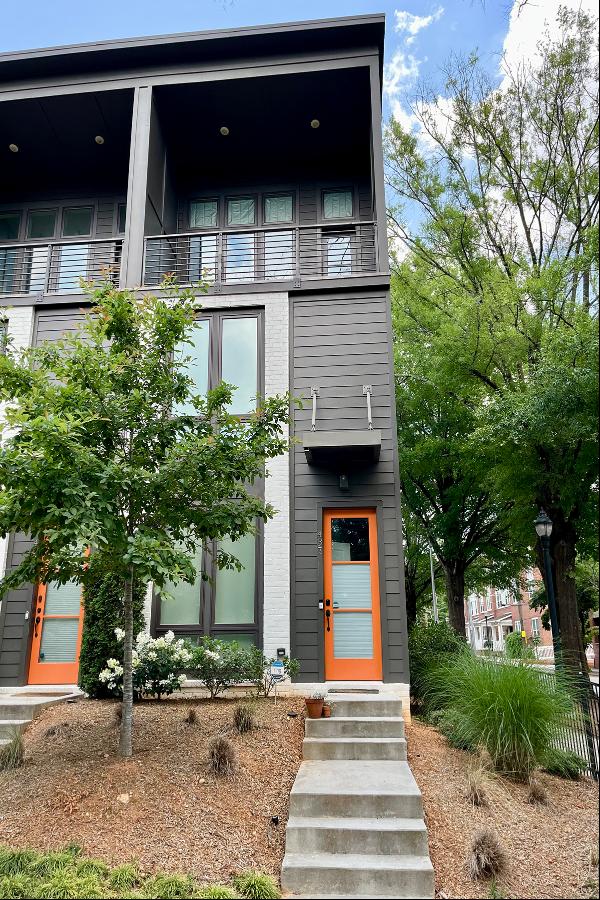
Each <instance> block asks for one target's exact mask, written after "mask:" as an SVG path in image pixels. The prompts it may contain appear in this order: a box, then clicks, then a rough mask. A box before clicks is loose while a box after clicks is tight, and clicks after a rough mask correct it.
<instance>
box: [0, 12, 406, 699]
mask: <svg viewBox="0 0 600 900" xmlns="http://www.w3.org/2000/svg"><path fill="white" fill-rule="evenodd" d="M383 40H384V18H383V16H380V15H367V16H359V17H355V18H342V19H330V20H329V19H328V20H323V21H315V22H300V23H292V24H286V25H275V26H267V27H251V28H242V29H239V30H231V31H213V32H198V33H190V34H176V35H170V36H168V37H158V38H157V37H150V38H140V39H131V40H130V39H127V40H118V41H112V42H99V43H93V44H84V45H76V46H68V47H54V48H51V49H46V50H34V51H31V52H15V53H6V54H3V55H1V56H0V303H1V304H2V315H1V318H2V322H3V329H4V331H5V333H7V334H8V336H9V338H10V339H12V342H13V345H14V346H16V347H19V346H27V345H37V344H39V343H40V342H41V341H52V340H55V339H57V338H59V337H60V336H61V335H63V334H64V333H65V332H68V331H70V330H72V329H75V328H76V327H77V324H78V323H79V322H80V321H81V319H82V316H83V314H84V311H85V308H86V307H85V304H86V297H85V295H84V294H83V293H82V291H81V288H80V277H81V276H84V277H85V278H88V279H90V278H91V279H93V278H100V277H110V278H111V279H113V281H114V283H115V284H118V285H121V286H124V287H127V288H132V289H136V290H140V291H145V290H156V289H157V286H158V285H160V283H161V281H162V279H163V277H164V276H165V274H166V273H174V274H175V276H176V277H177V280H178V282H179V283H180V284H186V283H187V284H189V283H196V282H198V280H199V279H200V278H203V279H204V280H205V281H207V282H208V291H207V293H206V294H204V295H203V296H202V298H201V302H202V309H201V311H200V312H199V315H198V321H197V326H196V331H195V343H194V347H193V355H194V364H193V370H192V371H193V374H194V377H195V378H196V379H197V384H198V387H199V388H200V389H207V388H210V387H211V386H214V385H216V384H217V383H218V382H219V381H220V380H221V379H225V380H226V381H228V382H231V383H233V384H234V385H236V386H237V390H236V392H235V395H234V400H233V404H232V412H234V413H236V414H239V415H240V416H244V415H247V414H249V413H251V412H252V410H253V408H254V406H255V403H256V400H255V398H256V397H257V395H260V394H262V393H265V394H267V395H269V394H273V393H282V392H285V391H288V390H289V391H290V393H291V395H292V396H293V397H295V398H300V399H301V400H302V401H303V403H302V408H301V409H296V407H295V406H294V408H293V419H292V429H291V430H292V438H293V443H292V448H293V449H292V451H291V452H290V454H289V456H286V457H282V458H279V459H277V460H275V461H274V462H272V463H271V464H270V465H269V467H268V473H266V477H265V479H264V483H263V484H262V485H261V486H260V489H261V490H264V493H265V496H266V498H267V499H268V500H269V501H270V502H271V503H272V504H273V505H274V506H275V507H276V509H277V510H278V514H277V515H276V516H275V518H274V519H273V520H272V521H271V522H269V524H268V525H267V526H266V527H264V528H259V529H257V534H256V537H255V536H254V535H253V536H251V537H248V538H246V539H244V540H242V541H239V542H238V543H237V545H236V546H235V548H234V551H235V552H236V553H237V555H238V557H239V558H240V559H241V561H242V562H243V564H244V568H243V571H242V572H240V573H235V572H229V571H227V572H220V573H216V574H215V578H214V580H213V581H212V582H210V583H209V582H203V581H202V580H201V579H200V578H199V579H198V581H197V583H196V584H195V585H193V586H190V585H178V586H176V587H175V588H174V594H175V597H174V599H170V600H169V601H168V602H167V601H166V600H164V601H161V598H160V597H159V596H156V595H153V592H152V590H151V586H150V588H149V591H148V600H147V609H146V616H147V624H148V628H149V629H150V630H151V632H152V633H153V634H155V635H159V634H161V633H164V632H166V631H167V630H169V629H172V630H173V631H174V632H175V633H176V634H177V635H180V636H186V637H188V638H190V639H192V640H197V639H198V638H199V637H200V636H201V635H206V634H210V635H215V636H219V637H222V638H230V639H236V640H238V641H241V642H254V643H256V644H259V645H262V646H263V647H264V649H265V651H266V653H268V654H272V655H273V656H275V655H277V654H279V655H280V656H281V655H284V654H291V655H293V656H294V657H296V658H297V659H298V660H299V661H300V664H301V671H300V675H299V680H300V681H302V682H305V683H306V682H308V683H313V684H314V683H325V682H355V681H356V682H358V681H360V682H377V683H382V684H383V688H382V689H383V690H388V689H389V690H390V691H396V692H398V693H400V694H401V695H403V696H405V695H406V693H407V690H408V689H407V682H408V664H407V648H406V619H405V607H404V587H403V562H402V530H401V519H400V497H399V479H398V462H397V448H396V428H395V409H394V379H393V365H392V343H391V328H390V304H389V269H388V258H387V247H386V220H385V201H384V180H383V164H382V142H381V82H382V59H383ZM26 547H27V537H26V536H24V535H19V534H16V535H12V536H11V537H10V538H9V539H8V540H7V541H5V544H4V546H3V547H2V558H1V564H0V565H1V568H0V571H2V570H3V569H4V567H5V566H6V567H8V569H10V567H11V566H14V565H15V564H16V562H17V561H18V560H19V558H20V556H21V554H22V553H23V552H24V550H25V548H26ZM197 562H198V569H199V570H200V568H201V566H202V564H203V560H202V559H201V558H200V556H199V558H198V561H197ZM82 619H83V611H82V604H81V596H80V590H79V588H78V587H77V586H74V585H67V586H66V587H62V588H58V587H57V586H56V585H53V584H47V585H31V584H24V585H23V586H22V587H21V588H20V589H19V590H15V591H12V592H11V593H10V594H8V595H7V596H6V597H5V598H4V600H3V601H2V607H1V610H0V685H5V686H11V685H22V684H28V683H29V684H58V683H63V684H64V683H73V682H75V681H76V680H77V659H78V647H79V642H80V638H81V629H82Z"/></svg>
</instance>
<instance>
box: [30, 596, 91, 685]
mask: <svg viewBox="0 0 600 900" xmlns="http://www.w3.org/2000/svg"><path fill="white" fill-rule="evenodd" d="M82 626H83V610H82V605H81V585H79V584H74V583H73V582H67V584H61V585H58V584H56V582H50V583H49V584H40V585H38V588H37V591H36V602H35V613H34V617H33V639H32V642H31V657H30V660H29V679H28V681H29V684H76V683H77V675H78V672H79V650H80V647H81V631H82Z"/></svg>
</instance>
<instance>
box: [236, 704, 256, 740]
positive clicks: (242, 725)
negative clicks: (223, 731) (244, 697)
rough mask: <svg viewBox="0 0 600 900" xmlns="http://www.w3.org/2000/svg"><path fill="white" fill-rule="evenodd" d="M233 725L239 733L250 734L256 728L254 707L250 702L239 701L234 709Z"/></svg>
mask: <svg viewBox="0 0 600 900" xmlns="http://www.w3.org/2000/svg"><path fill="white" fill-rule="evenodd" d="M233 727H234V728H235V730H236V731H237V732H238V734H248V732H249V731H252V729H253V728H256V720H255V718H254V707H253V706H251V705H250V703H238V705H237V706H236V708H235V709H234V711H233Z"/></svg>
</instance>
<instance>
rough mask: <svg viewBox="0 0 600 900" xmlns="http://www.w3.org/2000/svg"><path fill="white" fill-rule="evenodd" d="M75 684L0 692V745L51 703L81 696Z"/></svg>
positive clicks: (6, 742) (22, 729) (25, 726)
mask: <svg viewBox="0 0 600 900" xmlns="http://www.w3.org/2000/svg"><path fill="white" fill-rule="evenodd" d="M82 696H83V694H82V693H81V691H80V690H79V689H78V688H77V687H76V686H75V685H68V686H65V687H64V688H63V687H60V686H55V685H53V686H52V687H46V686H45V685H42V686H40V687H38V686H36V685H29V686H28V687H25V688H11V689H10V690H6V689H4V690H2V692H1V693H0V747H2V746H4V745H5V744H8V743H10V741H11V740H12V739H13V738H14V736H15V735H16V734H19V733H20V732H22V731H24V730H25V728H27V726H28V725H29V723H30V722H31V721H32V720H33V719H34V718H35V717H36V716H37V715H38V714H39V713H40V712H41V711H42V709H43V708H44V707H45V706H48V705H49V704H51V703H62V702H63V701H65V700H70V699H75V698H76V697H82Z"/></svg>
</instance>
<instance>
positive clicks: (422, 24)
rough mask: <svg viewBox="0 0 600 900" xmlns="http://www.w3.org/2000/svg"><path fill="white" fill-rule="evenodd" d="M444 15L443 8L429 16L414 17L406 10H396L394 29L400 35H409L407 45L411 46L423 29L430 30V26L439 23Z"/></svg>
mask: <svg viewBox="0 0 600 900" xmlns="http://www.w3.org/2000/svg"><path fill="white" fill-rule="evenodd" d="M443 15H444V7H443V6H438V8H437V9H436V10H434V12H432V13H431V15H429V16H414V15H413V14H412V13H409V12H407V11H406V10H404V9H396V10H394V16H395V17H396V24H395V26H394V28H395V30H396V31H397V32H398V33H402V32H406V33H407V38H406V43H407V44H409V45H410V44H412V43H413V42H414V40H415V38H416V36H417V35H418V33H419V31H422V30H423V28H428V27H429V25H431V24H433V22H437V21H438V19H440V18H441V17H442V16H443Z"/></svg>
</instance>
